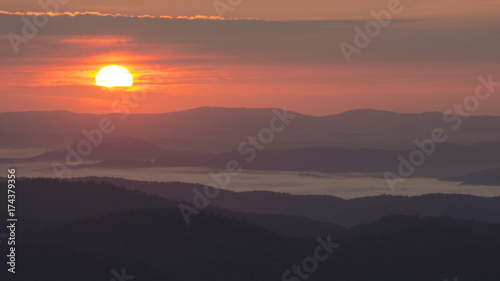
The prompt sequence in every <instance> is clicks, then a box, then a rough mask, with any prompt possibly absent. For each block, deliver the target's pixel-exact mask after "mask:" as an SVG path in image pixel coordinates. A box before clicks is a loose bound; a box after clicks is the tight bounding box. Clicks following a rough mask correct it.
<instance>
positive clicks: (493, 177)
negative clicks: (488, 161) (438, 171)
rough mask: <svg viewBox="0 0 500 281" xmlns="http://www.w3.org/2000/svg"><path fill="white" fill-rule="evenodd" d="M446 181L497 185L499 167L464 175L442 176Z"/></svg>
mask: <svg viewBox="0 0 500 281" xmlns="http://www.w3.org/2000/svg"><path fill="white" fill-rule="evenodd" d="M443 180H448V181H461V182H462V184H465V185H472V184H475V185H499V186H500V168H493V169H486V170H482V171H479V172H474V173H470V174H467V175H465V176H458V177H449V178H443Z"/></svg>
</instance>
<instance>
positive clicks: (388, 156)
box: [0, 137, 500, 178]
mask: <svg viewBox="0 0 500 281" xmlns="http://www.w3.org/2000/svg"><path fill="white" fill-rule="evenodd" d="M415 149H417V150H420V148H418V147H417V148H415ZM413 150H414V149H412V150H385V149H348V148H337V147H323V148H321V147H310V148H295V149H266V150H263V151H260V152H256V156H257V157H256V158H255V159H252V161H247V159H248V155H242V154H240V153H239V152H236V151H234V152H226V153H202V152H189V151H173V150H165V149H162V148H160V147H159V146H156V145H154V144H152V143H149V142H146V141H143V140H139V139H135V138H131V137H109V138H107V139H105V140H104V141H103V142H102V144H101V145H99V146H95V147H94V148H93V150H92V153H90V154H89V155H88V156H85V157H82V159H85V160H94V161H99V163H95V164H88V165H85V167H110V168H131V167H133V168H148V167H209V168H213V169H225V167H226V164H227V163H228V162H229V161H232V160H236V161H238V162H239V163H240V165H241V167H243V168H244V169H250V170H265V171H316V172H326V173H346V172H356V173H358V172H359V173H377V174H379V175H380V176H381V177H382V176H383V174H384V173H385V172H386V171H393V172H395V173H397V171H398V167H399V166H400V165H401V160H400V156H401V157H403V158H404V159H406V160H407V161H408V163H410V162H409V155H410V154H411V153H412V151H413ZM76 151H77V144H73V145H72V146H70V147H69V148H65V149H58V150H55V151H50V152H47V153H44V154H42V155H38V156H36V157H33V158H29V159H22V160H11V159H8V160H5V159H4V160H2V161H3V162H8V163H24V162H32V161H59V162H62V163H64V162H65V161H66V160H65V159H67V157H68V155H70V154H71V155H75V154H77V152H76ZM434 151H435V152H434V153H432V154H430V155H429V156H428V157H427V156H426V159H425V162H424V163H423V164H422V165H421V166H419V167H418V168H416V169H415V173H414V175H413V176H423V177H435V178H441V177H453V176H460V175H463V174H467V173H471V172H476V171H479V170H482V169H488V168H491V167H497V166H498V165H500V142H487V143H477V144H473V145H468V146H464V145H457V144H450V143H443V144H435V148H434ZM0 162H1V161H0Z"/></svg>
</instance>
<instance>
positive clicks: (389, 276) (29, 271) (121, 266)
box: [0, 179, 500, 281]
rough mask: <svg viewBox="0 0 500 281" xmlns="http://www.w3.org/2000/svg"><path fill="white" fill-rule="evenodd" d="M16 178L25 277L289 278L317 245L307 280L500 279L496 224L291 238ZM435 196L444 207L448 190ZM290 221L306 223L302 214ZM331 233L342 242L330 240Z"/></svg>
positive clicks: (410, 222)
mask: <svg viewBox="0 0 500 281" xmlns="http://www.w3.org/2000/svg"><path fill="white" fill-rule="evenodd" d="M0 182H3V183H5V182H4V180H1V181H0ZM144 184H145V185H147V184H146V183H144ZM2 186H6V185H4V184H2ZM17 186H18V187H17V188H16V189H17V190H18V191H19V194H20V197H19V198H23V200H25V202H24V203H22V201H23V200H19V205H18V209H19V212H20V213H19V218H20V219H22V220H21V221H22V222H23V223H22V224H20V225H21V227H20V228H19V229H18V230H17V231H18V245H17V248H18V251H17V253H16V254H17V263H18V264H19V265H20V266H18V267H19V268H18V273H16V278H19V279H20V280H54V281H59V280H78V281H79V280H110V279H112V278H114V277H115V276H113V274H112V271H113V270H114V271H115V272H118V273H126V275H127V276H133V277H134V279H136V280H139V278H140V279H143V280H152V281H156V280H158V281H160V280H218V281H220V280H235V279H238V280H249V281H250V280H266V281H267V280H286V279H287V278H293V276H294V275H293V274H290V273H288V275H287V274H285V277H283V275H284V273H286V271H287V270H290V271H291V270H292V268H294V265H298V266H301V267H302V266H303V264H304V263H303V261H305V260H307V259H308V258H309V257H314V252H315V249H316V248H317V247H320V248H319V249H320V252H319V253H321V254H325V253H329V252H328V250H327V249H331V250H333V251H332V252H331V253H330V254H328V255H327V258H326V259H325V260H323V261H321V262H318V263H317V268H316V269H315V270H314V271H313V272H311V273H310V275H309V273H307V274H308V276H309V277H310V279H311V280H319V281H321V280H330V281H332V280H333V281H336V280H339V281H340V280H389V281H399V280H402V279H404V280H411V281H417V280H444V279H446V278H449V277H450V276H460V280H465V281H472V280H477V279H480V280H498V278H499V277H500V271H498V263H499V262H500V256H499V255H498V251H499V250H500V238H499V237H500V235H499V234H500V224H492V223H487V222H481V221H477V220H465V219H452V218H447V217H426V218H421V217H417V216H390V217H386V218H383V219H381V220H376V221H372V222H371V223H369V224H362V225H357V226H353V227H350V228H341V227H337V228H335V229H331V231H332V232H331V233H330V234H329V235H321V237H318V238H317V239H315V238H309V239H303V238H302V239H301V238H286V237H284V236H282V235H280V234H278V233H275V232H272V231H270V230H269V229H266V228H264V227H262V226H259V225H256V224H254V223H253V222H251V221H249V220H246V219H242V216H245V215H244V214H234V215H233V217H228V216H227V215H224V214H221V213H220V212H225V211H223V210H219V211H217V210H215V211H212V210H207V211H203V212H202V213H201V214H199V215H198V216H197V218H196V219H194V220H193V221H192V223H191V224H190V225H186V224H185V222H184V220H183V218H182V216H181V215H180V214H179V211H178V209H177V208H172V207H170V206H171V205H172V203H174V202H172V201H170V200H167V199H164V198H160V197H158V196H151V195H147V194H144V193H141V192H137V191H130V190H125V189H123V188H120V187H117V186H115V185H113V184H110V183H97V182H91V181H87V182H82V181H76V180H75V181H73V182H70V181H63V182H59V181H56V180H51V179H30V180H20V181H19V182H18V184H17ZM2 189H3V190H4V191H5V188H4V187H3V188H2ZM2 194H6V192H2ZM56 195H57V200H56V199H52V200H51V199H50V198H51V197H54V196H56ZM2 197H4V196H2ZM78 199H79V200H78ZM302 199H304V200H307V198H301V200H302ZM44 200H47V201H46V204H43V203H41V202H42V201H44ZM433 200H435V201H441V202H443V203H444V205H446V202H445V201H446V200H443V198H442V197H436V198H433ZM35 201H38V203H36V202H35ZM340 201H342V200H340ZM340 201H339V202H340ZM483 203H484V202H483ZM33 204H35V205H33ZM316 204H319V203H316ZM456 204H458V205H460V204H462V205H463V204H464V202H458V201H457V202H456ZM325 205H326V204H323V206H325ZM364 205H365V204H364ZM497 205H498V204H497ZM148 206H149V207H148ZM296 208H297V209H298V210H301V211H303V210H302V209H301V208H300V205H299V204H296ZM62 210H63V211H62ZM218 212H219V213H218ZM351 212H353V213H354V212H357V210H355V209H352V210H351ZM61 213H65V214H61ZM495 214H498V212H496V213H495ZM270 218H271V219H273V220H274V219H275V218H276V217H270ZM287 219H288V220H290V221H296V222H297V225H296V227H297V228H301V227H303V226H304V225H303V224H301V223H300V221H301V220H302V219H301V218H297V217H287ZM245 220H246V221H245ZM279 221H280V220H279V219H278V220H277V222H279ZM327 236H329V237H327ZM318 241H323V243H320V242H318ZM327 241H331V242H335V243H339V244H340V247H338V248H327V246H328V245H329V243H328V242H327ZM3 245H4V244H2V245H1V246H2V247H3ZM336 247H337V246H336ZM309 260H310V259H309ZM194 268H195V269H196V270H193V269H194ZM361 269H362V270H361ZM302 272H304V271H302ZM304 273H305V272H304ZM2 274H5V273H2ZM296 278H297V277H296ZM126 280H127V279H126ZM128 280H131V279H128ZM292 280H293V279H292Z"/></svg>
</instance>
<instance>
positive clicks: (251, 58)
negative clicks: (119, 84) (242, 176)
mask: <svg viewBox="0 0 500 281" xmlns="http://www.w3.org/2000/svg"><path fill="white" fill-rule="evenodd" d="M125 2H126V3H128V2H127V1H125ZM153 2H154V1H153ZM188 2H189V1H188ZM361 2H363V3H365V2H364V1H361ZM361 2H360V3H361ZM373 2H376V3H372V2H371V3H369V4H366V3H365V4H363V5H365V6H364V8H363V9H364V10H365V11H367V12H366V14H367V15H369V11H370V9H372V8H373V9H376V8H375V7H377V6H379V7H380V9H383V8H384V7H385V6H386V5H387V1H373ZM455 2H456V3H457V5H458V6H453V7H454V8H453V9H451V10H453V11H454V12H450V10H446V9H443V15H442V16H440V17H436V10H434V11H432V12H431V11H430V8H431V7H434V8H440V7H441V6H442V5H445V6H446V5H451V4H450V2H449V1H443V2H442V3H441V2H440V4H439V5H437V4H432V3H430V4H429V2H426V1H422V2H421V3H420V2H419V3H416V4H415V6H410V3H404V5H405V8H406V7H412V8H408V9H406V10H405V11H406V12H407V13H406V14H405V13H404V12H402V13H401V14H400V15H398V17H394V20H393V21H392V22H391V23H390V25H389V26H388V27H387V28H385V29H383V30H382V31H381V34H380V35H379V36H376V37H374V38H373V41H372V42H371V43H370V44H369V45H368V46H367V47H366V48H364V49H363V50H362V52H361V54H359V55H354V56H353V57H352V63H347V62H346V60H345V57H344V56H343V54H342V51H341V50H340V48H339V44H340V43H341V42H348V43H350V44H353V40H354V35H355V31H354V27H355V26H359V27H364V25H365V24H366V21H360V20H335V19H332V18H342V17H341V16H339V14H338V13H334V14H335V15H333V16H332V17H326V16H323V15H322V14H323V13H324V9H326V8H329V9H332V7H333V6H331V5H333V4H328V3H332V1H329V2H325V1H316V2H314V3H317V4H318V6H317V7H316V8H315V9H312V8H311V7H309V6H308V8H307V9H305V10H304V11H303V12H302V14H301V15H302V16H299V14H298V9H299V6H300V5H302V6H304V7H305V5H304V4H300V5H299V4H296V6H293V5H292V7H288V6H287V8H286V9H284V10H283V11H276V10H274V11H275V12H274V14H272V13H270V12H269V11H267V10H266V11H267V12H266V11H264V10H265V9H263V8H262V7H263V6H262V5H264V4H263V2H262V1H261V2H259V1H256V2H255V3H253V2H252V3H253V4H252V3H250V1H249V3H250V4H245V3H242V4H241V7H237V10H240V9H241V10H242V12H241V13H242V14H239V15H237V16H240V17H260V18H269V19H282V18H294V19H295V20H292V21H269V20H267V21H262V20H204V19H197V20H189V19H169V18H158V17H156V16H158V15H159V14H158V13H160V12H161V11H162V9H155V10H148V9H146V8H144V9H142V10H141V9H138V10H135V12H134V13H129V14H135V13H149V14H151V15H152V17H148V18H136V17H124V16H101V15H79V16H71V17H70V16H63V15H61V16H52V17H50V18H49V23H48V24H47V26H43V28H40V31H39V32H38V33H37V34H36V36H34V37H33V38H30V40H29V42H28V43H26V44H21V45H20V46H19V50H20V52H19V53H18V54H16V53H15V52H14V51H13V48H12V46H11V44H10V42H9V39H8V36H7V35H8V34H9V33H10V32H14V33H16V34H21V33H22V27H23V21H22V18H23V17H25V18H28V19H31V18H32V15H23V14H17V15H12V14H11V12H12V11H23V9H31V8H30V7H31V6H30V5H31V4H30V3H31V2H28V1H24V0H23V1H18V2H16V3H15V4H12V3H10V4H9V5H10V6H11V7H12V10H11V12H4V13H1V14H0V20H1V21H2V22H3V23H5V24H3V25H1V26H0V35H1V37H2V38H3V39H2V40H1V41H0V53H1V55H0V64H1V65H2V67H1V68H0V99H1V100H2V102H1V103H0V111H26V110H70V111H76V112H93V113H97V112H99V113H104V112H110V111H111V108H112V104H113V102H114V101H115V100H116V99H119V98H120V97H121V96H122V95H123V94H127V92H128V93H130V90H131V89H128V90H124V89H119V90H109V89H102V88H100V87H97V86H95V85H93V83H94V77H95V74H96V73H97V71H98V70H99V69H100V68H101V67H103V66H106V65H110V64H119V65H122V66H125V67H127V68H128V69H129V70H130V71H131V72H132V74H133V75H134V78H135V80H136V84H135V87H136V88H137V87H145V90H146V91H147V99H146V100H144V101H142V102H141V103H140V104H139V105H138V106H137V107H136V108H135V109H134V112H137V113H158V112H166V111H176V110H182V109H189V108H193V107H199V106H224V107H283V106H287V107H288V108H290V109H292V110H295V111H299V112H302V113H305V114H311V115H327V114H333V113H339V112H343V111H346V110H351V109H357V108H376V109H383V110H392V111H398V112H422V111H444V110H446V109H447V108H449V107H451V106H452V105H453V104H454V103H460V102H462V100H463V99H464V98H465V97H466V96H467V95H470V94H472V93H473V92H474V89H475V87H476V85H477V83H478V82H477V77H478V76H479V75H483V76H487V75H488V74H490V73H491V74H493V76H494V77H498V79H497V80H498V81H500V73H499V59H500V53H499V52H500V39H499V38H500V36H499V28H498V27H499V23H500V20H498V19H493V18H488V17H487V16H488V15H489V13H490V11H491V10H495V9H496V8H498V5H497V4H494V2H492V1H480V2H476V3H478V4H477V6H476V8H474V9H472V10H471V11H470V13H469V14H465V13H464V14H460V12H459V10H460V11H461V10H463V7H465V6H467V5H469V4H470V3H471V2H470V1H455ZM97 3H101V2H97V1H96V2H95V4H96V5H97ZM105 3H112V1H109V2H105ZM134 3H135V2H130V3H129V4H127V5H130V6H129V7H134V5H135V4H134ZM162 3H163V2H162ZM183 3H185V2H183ZM339 3H344V4H342V5H344V6H342V7H343V9H344V10H345V13H344V15H345V16H346V17H347V18H352V19H357V18H363V17H361V15H362V13H358V12H356V11H361V10H362V5H361V6H356V5H349V4H347V2H339ZM349 3H350V2H349ZM425 3H428V5H427V4H425ZM433 3H435V2H433ZM6 4H7V3H6ZM379 4H380V5H379ZM9 5H7V8H8V7H9ZM86 5H87V6H86ZM92 5H93V3H92V1H87V2H85V3H83V2H82V1H71V2H69V3H68V5H67V6H61V9H60V11H61V12H66V11H70V12H71V11H74V9H80V10H82V9H88V10H91V9H94V11H95V10H97V11H99V12H116V13H126V12H127V11H126V10H116V9H115V10H113V9H109V8H105V7H101V8H100V7H98V6H95V7H94V8H92V7H93V6H92ZM157 5H160V6H162V5H163V4H161V3H159V2H158V3H157ZM179 5H180V4H179ZM179 5H177V6H175V5H174V6H172V7H173V9H171V10H169V11H170V13H162V14H163V15H168V16H172V17H177V16H180V15H181V13H182V11H184V10H186V9H187V7H183V6H182V5H184V4H182V5H180V6H179ZM245 5H246V6H245ZM335 5H340V4H338V3H337V4H335ZM436 5H437V6H436ZM111 6H112V5H110V7H111ZM124 6H125V7H127V6H126V5H124ZM143 6H144V5H143ZM438 6H439V7H438ZM144 7H146V6H144ZM258 7H260V8H262V9H259V8H258ZM321 7H323V8H321ZM477 7H479V8H480V9H479V8H477ZM481 7H482V8H481ZM63 8H64V9H63ZM205 8H206V7H205ZM205 8H203V9H201V8H200V9H198V10H196V9H195V10H196V11H195V12H196V13H195V14H190V13H187V12H184V14H182V15H186V16H192V15H196V14H197V15H200V14H203V15H207V16H214V15H213V14H211V13H209V12H208V10H206V9H205ZM212 8H213V7H212ZM65 9H66V10H65ZM72 9H73V10H72ZM183 9H184V10H183ZM31 10H35V11H36V9H34V8H33V9H31ZM333 10H334V9H333ZM444 11H447V12H444ZM481 11H483V13H482V14H481ZM234 12H235V13H236V10H235V11H234ZM351 13H352V15H351ZM476 13H479V14H481V15H483V17H481V18H479V17H477V15H476ZM356 15H357V16H356ZM416 16H418V18H415V17H416ZM155 17H156V18H155ZM412 17H413V18H414V19H415V20H410V19H411V18H412ZM424 17H426V18H425V19H424ZM299 18H314V19H315V20H312V21H311V20H306V21H304V20H297V19H299ZM324 18H329V20H323V21H318V20H317V19H324ZM364 18H369V17H364ZM396 18H399V19H396ZM460 18H463V19H467V20H462V19H460ZM153 71H156V74H155V76H156V77H160V78H161V81H159V80H152V81H148V80H147V79H146V78H147V76H148V74H150V73H151V72H153ZM499 92H500V90H499ZM499 105H500V97H495V96H493V97H492V98H491V99H490V100H488V102H487V103H484V104H482V105H481V107H480V109H479V110H478V111H477V112H475V114H494V115H500V109H499V108H500V107H499Z"/></svg>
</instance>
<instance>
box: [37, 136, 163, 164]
mask: <svg viewBox="0 0 500 281" xmlns="http://www.w3.org/2000/svg"><path fill="white" fill-rule="evenodd" d="M85 149H86V148H85ZM91 149H92V151H91V153H90V154H89V155H88V156H85V157H84V158H85V160H106V159H136V160H140V159H154V158H157V157H161V156H163V155H164V154H165V153H166V151H165V150H164V149H162V148H160V147H159V146H156V145H154V144H151V143H149V142H147V141H143V140H140V139H135V138H132V137H105V138H103V140H102V143H100V144H99V145H92V148H91ZM69 151H74V153H75V154H76V153H78V151H79V150H78V143H75V144H73V145H71V146H70V149H69V150H68V149H67V148H61V149H58V150H55V151H50V152H47V153H44V154H42V155H38V156H36V157H33V158H31V159H30V160H33V161H41V160H51V161H52V160H59V161H63V160H65V159H66V156H67V155H68V153H69Z"/></svg>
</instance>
